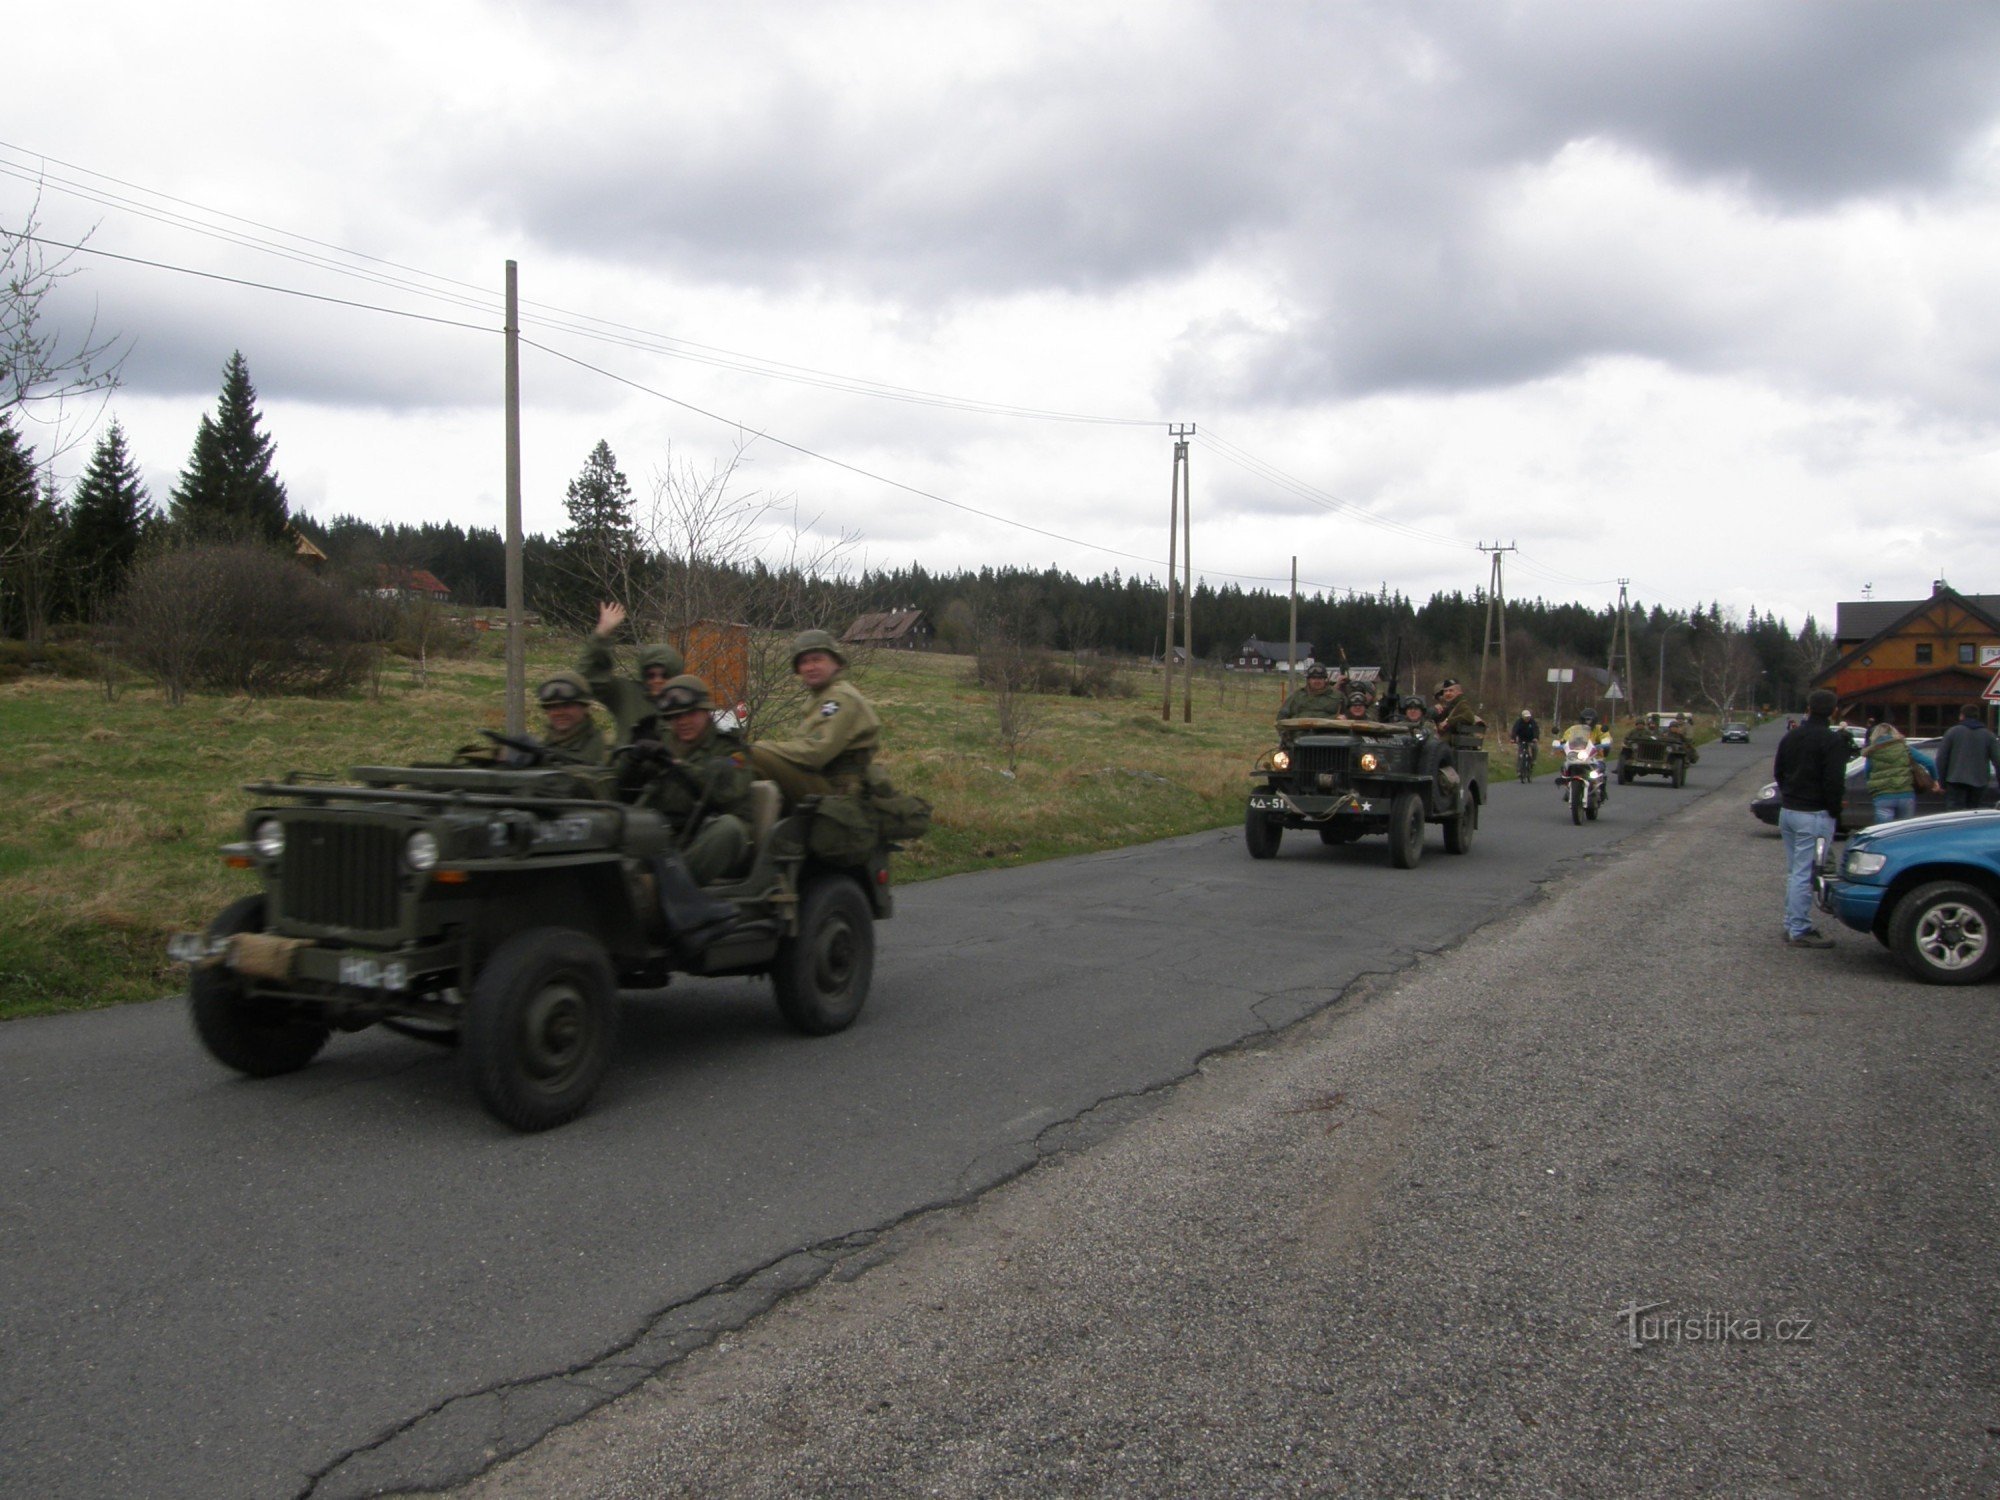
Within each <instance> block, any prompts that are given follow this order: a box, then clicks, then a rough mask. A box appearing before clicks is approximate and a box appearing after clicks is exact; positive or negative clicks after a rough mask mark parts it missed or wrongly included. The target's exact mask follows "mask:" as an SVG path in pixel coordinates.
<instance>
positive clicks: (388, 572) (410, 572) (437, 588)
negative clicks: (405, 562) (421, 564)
mask: <svg viewBox="0 0 2000 1500" xmlns="http://www.w3.org/2000/svg"><path fill="white" fill-rule="evenodd" d="M375 597H376V598H377V599H434V600H436V601H437V602H438V603H439V604H444V603H447V602H449V601H450V599H451V590H450V589H448V588H446V587H445V586H444V584H443V582H442V581H440V580H439V578H438V576H437V575H436V574H435V573H430V572H427V571H425V570H424V569H423V568H399V567H396V566H395V565H394V564H393V563H377V564H375Z"/></svg>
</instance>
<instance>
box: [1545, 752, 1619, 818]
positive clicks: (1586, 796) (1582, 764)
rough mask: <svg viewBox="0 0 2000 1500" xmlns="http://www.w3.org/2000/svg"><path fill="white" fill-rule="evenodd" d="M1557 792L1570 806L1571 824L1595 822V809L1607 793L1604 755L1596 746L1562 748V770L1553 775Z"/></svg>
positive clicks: (1600, 804) (1602, 803)
mask: <svg viewBox="0 0 2000 1500" xmlns="http://www.w3.org/2000/svg"><path fill="white" fill-rule="evenodd" d="M1556 790H1558V791H1559V792H1561V793H1562V795H1563V800H1564V801H1565V802H1567V803H1568V804H1569V820H1570V822H1572V823H1581V822H1582V821H1583V820H1584V819H1585V818H1589V819H1590V820H1591V821H1592V822H1595V821H1596V820H1597V810H1598V808H1600V807H1602V806H1603V805H1604V798H1605V795H1606V793H1607V791H1608V790H1609V787H1608V784H1607V782H1606V779H1605V775H1604V753H1603V752H1602V751H1601V750H1599V749H1598V748H1597V746H1595V745H1581V744H1568V745H1564V746H1563V763H1562V769H1561V770H1560V771H1558V772H1556Z"/></svg>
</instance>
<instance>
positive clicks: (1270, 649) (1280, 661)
mask: <svg viewBox="0 0 2000 1500" xmlns="http://www.w3.org/2000/svg"><path fill="white" fill-rule="evenodd" d="M1291 649H1292V648H1291V644H1290V643H1289V642H1287V641H1260V640H1259V639H1257V637H1256V636H1254V635H1253V636H1251V637H1250V639H1249V640H1247V641H1245V642H1244V643H1243V644H1242V645H1241V646H1238V647H1237V648H1236V661H1235V665H1236V666H1237V667H1238V668H1239V669H1241V670H1242V671H1245V672H1269V671H1271V670H1272V669H1273V668H1277V669H1280V670H1285V669H1286V664H1287V662H1288V661H1289V660H1290V653H1291ZM1312 661H1313V644H1312V642H1311V641H1300V642H1299V654H1298V661H1297V665H1299V666H1302V667H1309V666H1311V665H1312Z"/></svg>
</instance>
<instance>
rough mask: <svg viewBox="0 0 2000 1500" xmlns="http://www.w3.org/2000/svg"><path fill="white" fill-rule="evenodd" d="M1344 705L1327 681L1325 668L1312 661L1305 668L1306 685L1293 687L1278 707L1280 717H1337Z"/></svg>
mask: <svg viewBox="0 0 2000 1500" xmlns="http://www.w3.org/2000/svg"><path fill="white" fill-rule="evenodd" d="M1345 706H1346V704H1345V702H1344V700H1343V699H1342V698H1341V696H1340V694H1339V693H1337V692H1335V691H1334V690H1333V688H1332V686H1331V685H1330V684H1329V683H1328V681H1327V676H1326V668H1325V667H1322V666H1320V665H1319V664H1318V663H1314V664H1313V665H1312V666H1310V667H1308V668H1306V685H1305V686H1304V687H1300V688H1293V689H1292V690H1291V692H1289V693H1287V694H1286V695H1285V701H1284V703H1283V704H1282V705H1281V706H1280V707H1279V709H1278V717H1279V718H1281V719H1337V718H1339V717H1340V714H1341V710H1342V709H1343V708H1344V707H1345Z"/></svg>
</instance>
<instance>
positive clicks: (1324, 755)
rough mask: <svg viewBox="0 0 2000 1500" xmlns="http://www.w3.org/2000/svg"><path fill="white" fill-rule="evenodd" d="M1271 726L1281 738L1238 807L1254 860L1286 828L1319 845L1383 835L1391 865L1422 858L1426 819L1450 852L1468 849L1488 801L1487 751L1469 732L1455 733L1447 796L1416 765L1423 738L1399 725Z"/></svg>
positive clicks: (1306, 722) (1285, 722) (1305, 722)
mask: <svg viewBox="0 0 2000 1500" xmlns="http://www.w3.org/2000/svg"><path fill="white" fill-rule="evenodd" d="M1278 729H1279V732H1280V734H1281V735H1282V736H1283V739H1284V742H1283V743H1282V744H1281V745H1280V746H1279V747H1278V748H1277V749H1275V750H1267V751H1266V752H1265V753H1264V754H1263V755H1262V756H1261V757H1259V759H1258V761H1257V767H1256V769H1255V770H1254V771H1253V772H1252V773H1251V789H1250V803H1249V806H1248V807H1247V808H1245V809H1244V813H1243V842H1244V843H1245V844H1247V845H1248V846H1249V849H1250V855H1251V857H1252V858H1253V859H1270V858H1271V857H1272V856H1273V855H1275V854H1276V853H1277V852H1278V843H1279V841H1280V840H1281V839H1282V838H1283V837H1284V834H1285V830H1286V829H1288V828H1300V829H1305V828H1310V829H1313V830H1315V831H1316V832H1317V833H1318V834H1319V837H1320V841H1321V842H1322V843H1326V844H1348V843H1352V842H1354V841H1355V840H1356V839H1358V838H1361V837H1363V836H1364V835H1367V834H1371V833H1386V834H1387V835H1388V836H1389V860H1390V863H1391V864H1393V865H1395V867H1396V868H1397V869H1399V870H1407V869H1410V868H1412V867H1413V866H1415V865H1416V863H1417V862H1418V861H1419V860H1420V859H1422V858H1423V853H1424V825H1425V824H1426V823H1437V824H1441V825H1442V826H1443V828H1444V846H1445V848H1446V850H1448V851H1449V852H1450V853H1453V854H1464V853H1466V852H1467V851H1469V850H1470V849H1471V848H1472V836H1473V834H1475V833H1476V832H1477V831H1478V829H1479V809H1480V806H1481V805H1482V804H1483V803H1484V802H1485V801H1486V752H1485V751H1484V750H1482V749H1480V748H1479V746H1480V737H1479V736H1478V735H1477V734H1473V733H1461V734H1459V735H1457V736H1455V737H1454V739H1453V742H1452V744H1451V751H1452V757H1451V758H1452V759H1455V761H1456V764H1457V768H1458V779H1459V787H1458V790H1457V792H1456V794H1452V793H1447V792H1446V791H1445V790H1444V789H1443V788H1442V787H1441V786H1440V785H1439V783H1438V778H1437V777H1436V776H1435V775H1434V774H1430V773H1429V772H1428V771H1427V770H1426V769H1425V767H1424V744H1425V740H1426V739H1427V738H1429V737H1430V736H1429V735H1428V734H1426V735H1422V736H1420V735H1418V734H1416V733H1414V732H1412V730H1411V728H1410V726H1409V725H1407V724H1401V723H1395V724H1378V723H1376V722H1374V721H1373V720H1369V719H1281V720H1279V721H1278Z"/></svg>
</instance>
